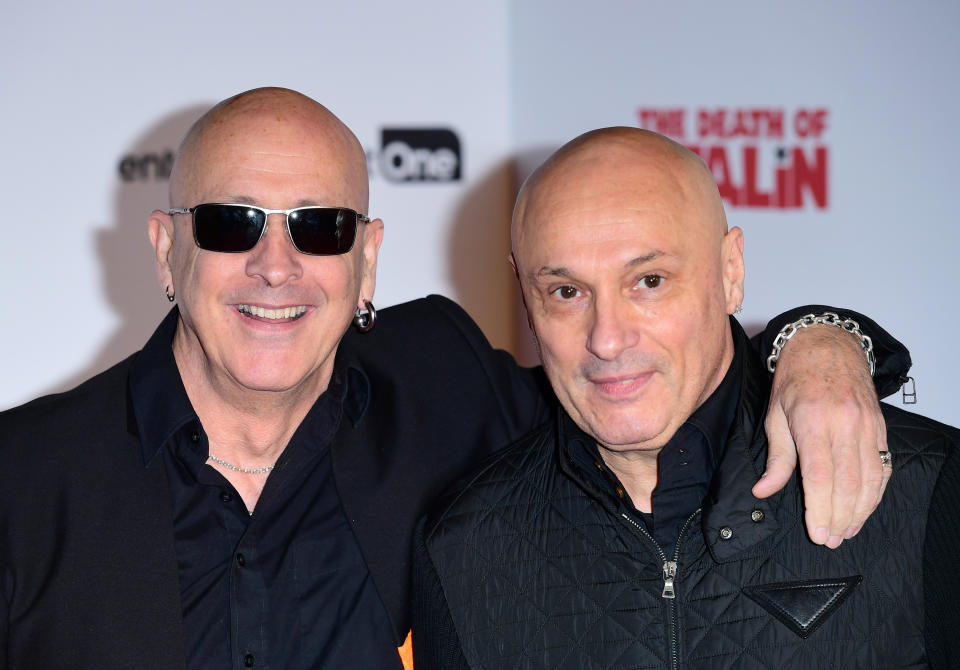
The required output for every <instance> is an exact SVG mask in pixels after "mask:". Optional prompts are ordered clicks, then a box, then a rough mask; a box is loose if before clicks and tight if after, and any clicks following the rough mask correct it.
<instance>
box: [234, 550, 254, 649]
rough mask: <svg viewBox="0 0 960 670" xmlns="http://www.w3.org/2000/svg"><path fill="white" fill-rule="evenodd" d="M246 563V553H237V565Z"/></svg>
mask: <svg viewBox="0 0 960 670" xmlns="http://www.w3.org/2000/svg"><path fill="white" fill-rule="evenodd" d="M246 564H247V559H246V558H245V557H244V555H243V554H237V565H239V566H240V567H241V568H242V567H243V566H245V565H246ZM251 658H253V657H252V656H251Z"/></svg>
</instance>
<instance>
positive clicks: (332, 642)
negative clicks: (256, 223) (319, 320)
mask: <svg viewBox="0 0 960 670" xmlns="http://www.w3.org/2000/svg"><path fill="white" fill-rule="evenodd" d="M173 324H174V325H175V320H173ZM157 335H158V336H157V337H154V338H153V339H152V340H151V341H150V342H149V343H148V344H147V346H146V347H145V348H144V350H143V352H142V353H141V357H142V359H143V360H142V363H143V364H142V365H138V366H137V368H136V372H140V371H142V373H141V374H134V375H132V376H131V380H130V389H131V396H132V398H131V399H132V401H133V402H134V404H135V406H136V407H137V413H138V415H139V417H140V419H141V430H142V435H141V438H142V440H143V446H144V458H145V459H146V460H148V461H149V460H150V459H153V458H162V459H163V467H164V469H165V471H166V474H167V479H168V482H169V492H170V500H169V504H170V505H171V508H172V512H173V523H174V540H175V546H176V554H177V563H178V570H179V576H180V600H181V606H182V609H183V623H184V642H185V647H186V657H187V658H186V661H187V667H188V668H192V669H193V668H196V669H197V670H199V669H201V668H202V669H208V668H274V669H277V670H280V669H283V670H295V669H298V668H322V667H328V668H345V667H357V668H399V667H400V660H399V656H398V654H397V653H396V646H395V643H394V641H393V640H392V638H391V636H390V629H391V627H390V622H389V620H388V617H387V614H386V611H385V609H384V606H383V603H382V602H381V600H380V597H379V595H378V593H377V591H376V589H375V587H374V584H373V581H372V580H371V578H370V574H369V571H368V570H367V567H366V564H365V563H364V559H363V557H362V555H361V552H360V548H359V546H358V544H357V541H356V539H355V538H354V536H353V533H352V531H351V528H350V524H349V522H348V520H347V518H346V516H345V515H344V512H343V510H342V508H341V504H340V498H339V496H338V494H337V490H336V486H335V485H334V481H333V475H332V469H331V454H330V445H331V441H332V439H333V436H334V434H335V433H336V431H337V429H338V427H339V425H340V421H341V417H342V414H343V413H344V412H347V413H348V414H349V415H350V418H351V419H352V420H354V421H356V420H357V419H358V418H359V414H362V412H363V411H364V408H365V407H366V395H367V393H368V392H369V388H368V384H367V379H366V377H365V376H364V374H363V373H362V372H360V371H359V370H357V369H355V368H347V369H346V370H344V369H343V366H337V367H335V370H334V374H333V378H332V379H331V382H330V385H329V388H328V389H327V391H326V392H324V393H323V394H322V395H321V396H320V398H319V399H318V400H317V402H316V403H315V404H314V406H313V407H312V408H311V409H310V411H309V413H308V414H307V416H306V418H305V419H304V420H303V422H302V423H301V425H300V426H299V427H298V428H297V430H296V432H295V433H294V435H293V437H292V438H291V440H290V443H289V444H288V445H287V447H286V448H285V450H284V451H283V453H282V455H281V456H280V458H279V459H278V461H277V463H276V465H275V468H274V470H273V471H272V472H271V473H270V474H269V476H268V477H267V481H266V484H265V486H264V489H263V492H262V494H261V496H260V499H259V500H258V502H257V505H256V508H255V509H254V510H253V513H252V514H250V513H248V512H247V509H246V507H245V505H244V503H243V500H242V499H241V497H240V495H239V494H238V493H237V492H236V490H235V489H234V488H233V486H232V485H231V484H230V483H229V482H228V481H227V479H226V478H224V477H223V476H222V475H221V474H220V473H219V472H217V471H216V470H215V469H213V468H212V467H210V466H208V465H206V461H207V457H208V453H209V452H208V442H207V437H206V434H205V433H204V430H203V426H202V425H201V424H200V421H199V419H198V418H197V415H196V413H195V412H194V411H193V408H192V407H191V405H190V402H189V400H188V398H187V395H186V392H185V391H184V388H183V384H182V382H181V380H180V376H179V373H178V371H177V367H176V363H175V361H174V358H173V353H172V350H171V347H170V342H171V340H172V336H173V330H172V329H171V330H170V331H169V332H168V333H160V332H158V334H157ZM258 476H262V475H258Z"/></svg>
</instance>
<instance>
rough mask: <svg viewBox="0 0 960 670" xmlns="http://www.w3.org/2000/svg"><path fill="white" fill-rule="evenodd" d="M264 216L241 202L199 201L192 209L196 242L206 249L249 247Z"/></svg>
mask: <svg viewBox="0 0 960 670" xmlns="http://www.w3.org/2000/svg"><path fill="white" fill-rule="evenodd" d="M265 220H266V216H265V215H264V213H263V212H261V211H259V210H256V209H251V208H250V207H244V206H242V205H198V206H197V208H196V209H195V210H194V211H193V234H194V237H196V240H197V246H198V247H200V248H201V249H206V250H207V251H231V252H237V251H249V250H250V249H253V247H254V246H255V245H256V244H257V241H258V240H259V239H260V233H262V232H263V224H264V223H265Z"/></svg>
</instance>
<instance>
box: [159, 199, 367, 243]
mask: <svg viewBox="0 0 960 670" xmlns="http://www.w3.org/2000/svg"><path fill="white" fill-rule="evenodd" d="M209 205H224V206H227V207H245V208H246V209H255V210H257V211H258V212H263V214H264V217H263V228H261V229H260V236H259V237H258V238H257V241H256V242H254V243H253V246H252V247H250V248H249V249H247V250H246V251H215V250H213V249H204V248H203V247H201V246H200V243H199V242H198V241H197V223H196V220H195V219H194V217H193V213H194V211H196V209H197V207H204V206H209ZM305 209H327V210H329V209H335V210H338V211H343V210H346V211H348V212H353V213H354V214H356V216H357V222H358V223H359V222H361V221H362V222H363V223H370V220H371V219H370V217H368V216H367V215H366V214H361V213H360V212H358V211H357V210H355V209H351V208H350V207H325V206H323V205H305V206H303V207H293V208H291V209H267V208H266V207H258V206H257V205H250V204H247V203H243V202H202V203H200V204H199V205H196V206H194V207H171V208H170V209H168V210H167V215H169V216H173V215H174V214H189V215H190V223H191V226H190V227H191V228H192V229H193V243H194V244H196V245H197V247H198V248H200V249H203V250H204V251H212V252H213V253H218V254H245V253H247V251H253V250H254V249H256V248H257V245H258V244H260V240H262V239H263V234H264V233H266V232H267V226H269V225H270V215H271V214H283V229H284V230H285V231H286V232H287V239H288V240H290V244H292V245H293V248H294V249H296V250H297V251H299V252H300V253H301V254H304V255H306V256H342V255H343V254H346V253H349V252H350V250H351V249H353V245H354V244H355V243H356V241H357V236H356V234H354V236H353V241H352V242H351V243H350V246H349V247H348V248H347V249H345V250H344V251H341V252H340V253H337V254H315V253H311V252H309V251H304V250H303V249H301V248H300V247H298V246H297V243H296V242H294V240H293V235H291V234H290V214H292V213H293V212H300V211H303V210H305Z"/></svg>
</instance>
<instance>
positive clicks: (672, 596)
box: [620, 507, 700, 670]
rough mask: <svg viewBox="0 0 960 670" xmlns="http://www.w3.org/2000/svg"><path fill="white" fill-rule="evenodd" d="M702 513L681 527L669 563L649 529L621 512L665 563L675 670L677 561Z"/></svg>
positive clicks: (671, 654)
mask: <svg viewBox="0 0 960 670" xmlns="http://www.w3.org/2000/svg"><path fill="white" fill-rule="evenodd" d="M699 513H700V508H699V507H698V508H697V509H696V510H695V511H694V513H693V514H691V515H690V516H688V517H687V520H686V521H684V522H683V526H681V527H680V534H679V535H677V546H676V547H675V548H674V550H673V560H672V561H668V560H667V555H666V554H665V553H664V552H663V549H661V548H660V545H659V544H657V541H656V540H654V539H653V536H652V535H650V533H648V532H647V529H646V528H644V527H643V526H641V525H640V524H638V523H637V522H636V521H634V520H633V519H631V518H630V517H629V516H628V515H627V514H626V513H625V512H621V513H620V516H622V517H623V518H624V519H625V520H626V521H627V522H628V523H629V524H630V525H631V526H633V527H634V528H636V529H637V530H639V531H640V533H642V534H643V535H644V536H645V537H646V538H647V539H648V540H650V542H651V544H653V546H654V547H656V549H657V553H658V554H660V561H661V562H662V563H663V592H662V593H661V594H660V596H661V597H662V598H664V599H666V600H669V601H670V602H669V603H667V611H668V612H669V620H670V667H671V668H673V670H678V668H679V663H680V661H679V660H678V659H679V658H680V649H678V645H677V601H676V598H677V592H676V590H675V588H674V580H675V579H676V578H677V561H678V559H679V558H680V540H682V539H683V534H684V533H685V532H686V530H687V527H688V526H689V525H690V522H691V521H693V517H695V516H697V514H699Z"/></svg>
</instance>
